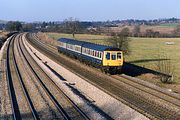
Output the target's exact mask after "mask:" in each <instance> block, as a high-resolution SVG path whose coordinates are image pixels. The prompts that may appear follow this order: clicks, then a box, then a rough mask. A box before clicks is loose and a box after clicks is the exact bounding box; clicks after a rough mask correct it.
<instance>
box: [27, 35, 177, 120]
mask: <svg viewBox="0 0 180 120" xmlns="http://www.w3.org/2000/svg"><path fill="white" fill-rule="evenodd" d="M33 36H34V35H33ZM33 36H28V38H29V39H31V40H29V42H30V43H31V44H32V45H33V46H35V47H36V48H37V49H38V50H40V51H41V52H42V53H44V54H45V55H47V56H49V57H50V58H51V59H53V60H54V61H55V62H57V63H59V64H63V65H65V66H66V67H68V68H69V69H71V70H73V71H75V72H76V73H77V74H80V75H81V76H83V77H85V78H87V79H88V81H89V82H91V83H92V84H94V85H96V86H98V87H99V88H100V89H103V90H104V91H106V92H107V93H109V94H110V95H112V96H114V97H116V98H117V99H119V100H121V101H122V102H124V103H125V104H128V105H130V106H131V107H132V108H135V109H136V110H138V111H140V112H141V113H143V114H144V115H146V116H148V117H150V118H152V119H154V118H156V119H162V118H163V119H176V118H177V117H178V116H179V111H178V109H179V97H174V95H166V94H167V93H166V92H162V91H160V90H154V91H155V92H156V93H155V92H153V93H152V94H151V92H149V91H147V89H151V90H153V89H154V88H151V87H149V88H147V86H144V89H140V88H138V87H139V86H138V85H132V84H131V85H130V83H127V82H123V83H122V82H121V83H119V81H118V80H117V79H120V78H119V76H115V77H116V78H114V79H116V80H114V79H113V80H112V78H113V77H112V76H106V75H102V76H101V74H102V73H97V74H94V73H91V72H90V71H84V70H83V71H84V72H83V71H82V68H80V67H78V65H76V64H72V63H70V62H68V61H67V60H63V59H65V58H63V57H61V56H60V55H58V53H56V52H51V51H52V50H53V51H57V50H55V47H53V46H49V45H48V46H46V45H44V43H42V42H40V41H38V40H37V38H35V39H32V38H31V37H33ZM58 59H61V61H58ZM77 68H78V69H77ZM87 72H88V73H89V74H87ZM121 79H122V76H121ZM126 79H128V78H126ZM134 84H139V83H134ZM139 85H140V84H139ZM125 86H127V87H125ZM141 86H142V85H141ZM128 87H129V88H128ZM130 88H131V89H132V90H136V89H140V91H142V90H143V91H144V92H146V93H147V94H151V95H152V96H155V97H157V98H158V99H162V100H163V101H166V102H169V103H171V104H173V105H174V106H176V107H177V111H173V110H172V109H169V108H168V107H167V106H163V105H161V104H159V103H156V102H155V101H152V100H151V99H147V98H144V97H143V96H142V95H140V94H137V93H135V92H133V91H131V90H130ZM158 93H161V94H164V95H163V97H162V96H158V95H157V94H158ZM167 96H168V97H169V98H170V99H169V98H168V99H167ZM171 100H173V101H171ZM174 101H175V103H173V102H174ZM176 101H177V103H176Z"/></svg>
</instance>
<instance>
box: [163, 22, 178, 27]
mask: <svg viewBox="0 0 180 120" xmlns="http://www.w3.org/2000/svg"><path fill="white" fill-rule="evenodd" d="M160 26H162V27H177V26H180V23H166V24H160Z"/></svg>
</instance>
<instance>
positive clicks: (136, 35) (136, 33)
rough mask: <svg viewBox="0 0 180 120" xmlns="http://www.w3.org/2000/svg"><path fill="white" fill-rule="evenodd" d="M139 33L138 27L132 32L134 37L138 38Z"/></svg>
mask: <svg viewBox="0 0 180 120" xmlns="http://www.w3.org/2000/svg"><path fill="white" fill-rule="evenodd" d="M140 33H141V28H140V26H139V25H136V26H135V27H134V30H133V34H134V37H139V34H140Z"/></svg>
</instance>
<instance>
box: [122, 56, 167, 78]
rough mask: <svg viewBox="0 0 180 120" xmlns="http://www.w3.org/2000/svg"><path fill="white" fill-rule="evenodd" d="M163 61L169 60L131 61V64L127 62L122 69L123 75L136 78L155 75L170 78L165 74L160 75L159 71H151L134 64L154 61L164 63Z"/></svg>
mask: <svg viewBox="0 0 180 120" xmlns="http://www.w3.org/2000/svg"><path fill="white" fill-rule="evenodd" d="M163 60H168V59H150V60H149V59H148V60H137V61H131V62H125V63H124V65H123V67H122V73H124V74H126V75H129V76H132V77H136V76H139V75H142V74H147V73H150V74H154V75H163V76H169V75H166V74H164V73H160V72H158V71H155V70H151V69H148V68H144V67H141V66H138V65H134V63H140V62H152V61H163ZM169 77H170V76H169Z"/></svg>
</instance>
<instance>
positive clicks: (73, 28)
mask: <svg viewBox="0 0 180 120" xmlns="http://www.w3.org/2000/svg"><path fill="white" fill-rule="evenodd" d="M64 22H65V28H66V30H67V32H68V33H71V34H72V35H73V37H75V33H76V32H77V31H78V30H79V29H80V24H79V21H78V20H77V19H73V18H72V17H71V18H69V19H66V20H65V21H64Z"/></svg>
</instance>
